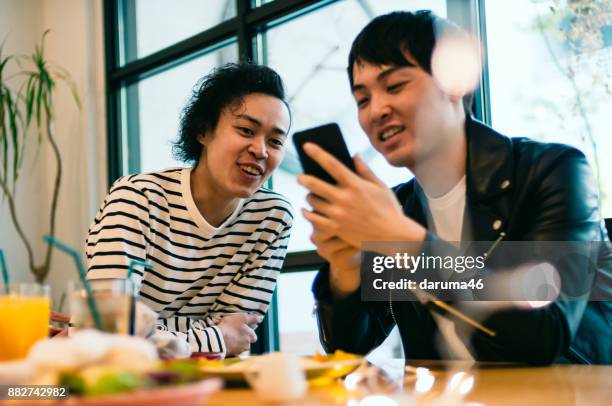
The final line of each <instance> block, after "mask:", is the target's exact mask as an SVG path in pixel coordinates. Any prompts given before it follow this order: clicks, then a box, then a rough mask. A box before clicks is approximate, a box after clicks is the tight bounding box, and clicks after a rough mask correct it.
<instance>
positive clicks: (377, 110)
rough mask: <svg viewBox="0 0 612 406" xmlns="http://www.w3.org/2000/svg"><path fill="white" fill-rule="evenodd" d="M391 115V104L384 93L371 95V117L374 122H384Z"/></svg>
mask: <svg viewBox="0 0 612 406" xmlns="http://www.w3.org/2000/svg"><path fill="white" fill-rule="evenodd" d="M390 116H391V105H390V104H389V101H388V100H387V98H386V97H385V96H384V95H371V96H370V119H371V121H372V123H374V124H381V123H384V122H385V121H386V120H387V119H388V118H389V117H390Z"/></svg>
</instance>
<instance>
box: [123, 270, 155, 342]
mask: <svg viewBox="0 0 612 406" xmlns="http://www.w3.org/2000/svg"><path fill="white" fill-rule="evenodd" d="M136 265H141V266H143V267H145V268H148V269H153V265H151V264H150V263H148V262H145V261H141V260H140V259H133V260H131V261H130V265H129V266H128V272H127V280H131V279H130V278H131V277H132V274H133V273H134V268H136ZM134 286H135V285H134ZM139 291H140V286H138V287H135V288H134V296H132V300H131V305H130V331H129V332H130V335H136V299H135V295H136V294H137V293H138V292H139Z"/></svg>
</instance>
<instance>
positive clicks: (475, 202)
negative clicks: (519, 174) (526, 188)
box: [393, 115, 514, 241]
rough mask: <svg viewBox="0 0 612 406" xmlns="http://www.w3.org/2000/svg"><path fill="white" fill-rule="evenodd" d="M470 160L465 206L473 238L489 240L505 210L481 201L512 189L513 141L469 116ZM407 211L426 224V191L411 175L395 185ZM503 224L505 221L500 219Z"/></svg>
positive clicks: (410, 215) (416, 219)
mask: <svg viewBox="0 0 612 406" xmlns="http://www.w3.org/2000/svg"><path fill="white" fill-rule="evenodd" d="M465 127H466V136H467V148H468V151H467V162H466V172H467V174H466V175H467V176H466V193H467V201H466V208H467V209H468V210H469V212H470V215H471V219H472V223H473V236H472V237H473V239H478V240H482V241H488V240H491V239H493V240H494V239H495V238H497V235H498V233H499V231H501V230H500V228H499V227H492V225H493V224H495V222H496V221H497V220H500V221H501V220H503V217H505V216H504V213H501V212H500V211H499V210H493V208H492V207H487V206H486V205H485V206H483V205H482V204H479V203H480V202H483V201H486V200H487V199H490V198H493V197H497V196H499V195H502V194H504V193H507V192H509V191H511V190H512V189H513V186H514V179H513V176H512V174H513V172H514V156H513V148H512V141H511V140H510V139H509V138H508V137H505V136H503V135H501V134H499V133H497V132H496V131H494V130H493V129H492V128H490V127H488V126H486V125H485V124H483V123H481V122H479V121H476V120H475V119H474V118H473V117H471V116H469V115H468V116H466V121H465ZM393 189H394V191H395V193H396V195H397V197H398V199H399V201H401V202H403V209H404V213H405V214H406V215H407V216H409V217H411V218H412V219H414V220H415V221H417V222H418V223H420V224H421V225H423V226H425V227H427V220H426V219H427V216H426V213H425V210H426V209H425V207H424V206H423V202H424V195H423V191H422V189H421V187H420V185H419V184H418V182H416V179H414V178H413V179H412V180H410V181H409V182H407V183H404V184H402V185H398V186H396V187H395V188H393ZM501 225H502V226H503V228H505V226H506V224H504V223H501Z"/></svg>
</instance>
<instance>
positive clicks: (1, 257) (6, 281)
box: [0, 249, 11, 295]
mask: <svg viewBox="0 0 612 406" xmlns="http://www.w3.org/2000/svg"><path fill="white" fill-rule="evenodd" d="M0 267H2V280H3V281H4V289H5V291H6V294H7V295H8V294H9V283H10V282H11V280H10V278H9V274H8V268H7V267H6V262H5V261H4V252H3V251H2V250H1V249H0Z"/></svg>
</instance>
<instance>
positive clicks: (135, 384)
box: [85, 372, 147, 396]
mask: <svg viewBox="0 0 612 406" xmlns="http://www.w3.org/2000/svg"><path fill="white" fill-rule="evenodd" d="M146 385H147V381H146V379H144V378H143V377H142V376H140V375H138V374H135V373H133V372H118V373H108V374H104V375H102V376H100V378H99V379H98V381H97V382H96V383H94V384H93V385H89V386H88V387H87V388H86V391H85V395H87V396H102V395H111V394H114V393H119V392H129V391H133V390H135V389H139V388H142V387H144V386H146Z"/></svg>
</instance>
